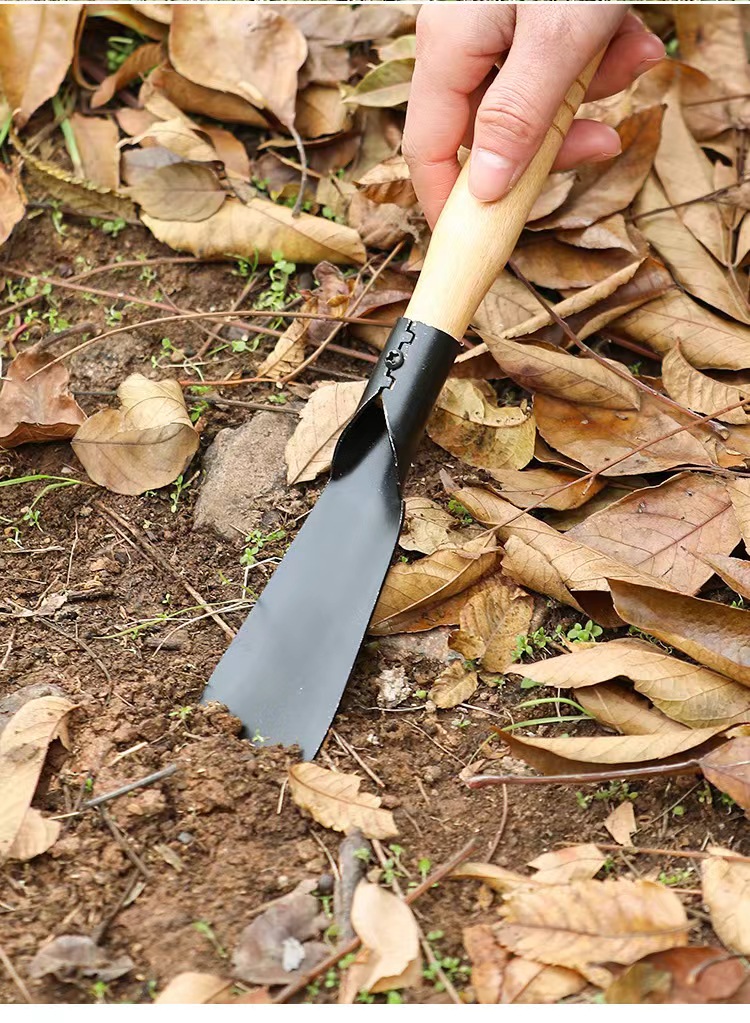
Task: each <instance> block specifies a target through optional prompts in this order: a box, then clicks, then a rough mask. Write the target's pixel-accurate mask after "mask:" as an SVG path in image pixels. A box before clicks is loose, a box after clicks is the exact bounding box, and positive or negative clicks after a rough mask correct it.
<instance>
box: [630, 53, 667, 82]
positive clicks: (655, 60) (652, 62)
mask: <svg viewBox="0 0 750 1023" xmlns="http://www.w3.org/2000/svg"><path fill="white" fill-rule="evenodd" d="M663 60H664V54H663V53H662V55H661V57H648V58H647V59H646V60H642V61H641V62H640V64H639V65H638V67H637V68H636V69H635V77H636V78H639V77H640V76H641V75H644V74H645V73H646V72H647V71H650V70H651V68H652V67H656V65H657V64H661V62H662V61H663Z"/></svg>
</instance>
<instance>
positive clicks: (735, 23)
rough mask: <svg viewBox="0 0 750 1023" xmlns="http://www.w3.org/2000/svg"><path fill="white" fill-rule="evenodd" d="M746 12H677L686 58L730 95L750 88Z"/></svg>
mask: <svg viewBox="0 0 750 1023" xmlns="http://www.w3.org/2000/svg"><path fill="white" fill-rule="evenodd" d="M743 14H744V11H741V10H738V9H737V8H736V7H717V8H716V9H715V10H713V11H711V12H710V15H711V16H709V12H708V11H706V10H696V9H690V8H689V9H687V10H686V9H684V8H680V9H678V10H676V11H675V13H674V19H675V26H676V28H677V36H678V39H679V42H680V51H681V53H682V55H683V58H684V59H685V60H686V61H688V63H690V64H694V65H695V67H697V68H700V69H701V70H702V71H705V72H706V73H707V74H708V75H710V76H711V77H712V78H715V79H717V80H718V81H720V82H721V83H722V84H723V85H724V86H725V87H726V90H725V91H727V92H729V94H730V95H733V94H734V95H736V94H737V93H740V94H742V93H746V92H748V90H749V87H750V76H749V75H748V67H747V52H746V50H745V46H744V32H745V23H744V22H743V18H742V16H743Z"/></svg>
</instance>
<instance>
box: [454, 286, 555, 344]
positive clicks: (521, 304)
mask: <svg viewBox="0 0 750 1023" xmlns="http://www.w3.org/2000/svg"><path fill="white" fill-rule="evenodd" d="M561 315H563V314H561ZM535 318H540V319H541V322H542V323H543V324H546V323H549V317H548V316H547V313H546V311H545V310H544V308H543V307H542V305H541V303H540V302H539V300H538V299H537V298H536V297H535V296H534V295H532V293H531V292H530V291H529V289H528V288H527V287H526V285H525V284H522V283H521V282H520V281H519V280H518V278H517V277H514V276H513V275H512V274H511V273H510V271H508V270H502V271H501V272H500V274H499V276H498V277H497V278H496V280H495V282H494V283H493V285H492V287H491V288H490V290H489V291H488V292H487V294H486V295H485V296H484V298H483V299H482V303H481V305H480V306H479V308H478V309H477V311H476V312H475V313H474V316H473V318H472V321H471V322H472V326H474V327H476V329H477V330H478V331H479V333H480V334H481V335H482V336H484V334H485V333H488V334H496V335H503V334H504V333H505V332H506V331H510V330H512V329H513V328H514V327H516V326H518V325H524V324H525V323H526V322H527V321H528V320H529V319H535ZM524 333H526V331H525V330H524Z"/></svg>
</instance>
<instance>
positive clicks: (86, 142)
mask: <svg viewBox="0 0 750 1023" xmlns="http://www.w3.org/2000/svg"><path fill="white" fill-rule="evenodd" d="M68 122H69V124H70V127H71V130H72V132H73V135H74V137H75V141H76V146H77V147H78V152H79V155H80V158H81V165H82V170H83V177H84V178H85V179H86V181H90V182H91V183H92V184H94V185H97V186H98V187H99V188H106V189H108V190H110V191H112V192H115V191H117V189H118V188H119V187H120V153H119V151H118V149H117V142H118V139H119V138H120V133H119V131H118V129H117V125H116V124H115V122H114V121H110V120H109V118H107V117H84V116H83V115H82V114H71V116H70V117H69V119H68Z"/></svg>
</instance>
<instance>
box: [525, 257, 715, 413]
mask: <svg viewBox="0 0 750 1023" xmlns="http://www.w3.org/2000/svg"><path fill="white" fill-rule="evenodd" d="M508 266H509V267H510V268H511V270H512V271H513V273H514V274H515V275H516V276H517V277H518V279H519V281H520V282H521V284H523V285H524V287H526V288H528V290H529V291H530V292H531V294H532V295H533V296H534V298H535V299H536V300H537V302H539V304H540V305H541V306H542V308H543V309H544V310H545V311H546V313H547V315H548V316H551V317H552V319H553V320H554V321H555V323H556V324H557V326H558V327H559V328H560V329H561V330H562V331H563V333H564V334H565V336H566V337H567V338H568V340H570V341H572V342H573V344H574V345H576V347H577V348H580V350H581V351H582V352H584V354H586V355H588V356H589V357H590V358H592V359H593V360H594V361H595V362H598V363H599V365H600V366H603V367H604V368H605V369H607V370H609V371H610V372H611V373H614V374H615V376H618V377H620V379H621V380H625V381H626V382H627V383H629V384H635V386H636V387H637V388H638V389H639V390H641V391H644V392H645V393H646V394H649V395H651V397H652V398H656V399H657V400H658V401H660V402H662V404H664V405H666V406H667V407H668V408H670V409H672V410H676V411H678V412H680V413H682V414H683V415H686V416H690V418H691V419H699V418H700V417H699V415H698V413H697V412H693V411H692V410H691V409H687V408H684V407H683V406H682V405H680V403H679V402H677V401H673V400H672V398H670V397H669V396H668V395H666V394H662V393H661V392H660V391H657V390H656V389H655V388H654V387H649V385H648V384H647V383H645V382H644V381H643V380H640V379H639V378H638V377H636V376H634V375H633V374H632V373H628V372H627V370H625V369H620V368H619V367H618V366H617V365H615V364H613V363H612V362H610V361H608V360H607V359H605V358H604V356H603V355H600V354H599V352H596V351H594V349H593V348H590V347H589V346H588V345H587V344H586V343H585V342H584V341H581V339H580V338H579V337H578V335H577V334H576V332H575V331H574V330H573V329H572V328H571V327H570V326H569V325H568V324H567V323H566V322H565V320H564V319H563V318H562V317H561V316H560V315H559V314H558V313H557V312H556V310H555V309H553V307H552V306H551V305H550V304H549V302H548V301H547V300H546V298H544V296H543V295H540V294H539V292H538V291H537V289H536V288H535V287H534V285H533V284H532V283H531V281H529V280H528V279H527V278H526V277H524V275H523V273H522V272H521V271H520V270H519V268H518V267H517V266H516V264H515V263H514V262H513V260H512V259H509V260H508ZM700 425H701V426H705V427H706V428H707V429H708V430H710V431H712V432H715V429H716V427H715V426H714V424H713V423H710V422H709V423H703V422H701V423H700Z"/></svg>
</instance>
